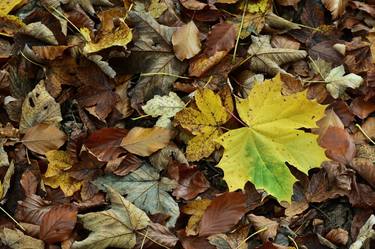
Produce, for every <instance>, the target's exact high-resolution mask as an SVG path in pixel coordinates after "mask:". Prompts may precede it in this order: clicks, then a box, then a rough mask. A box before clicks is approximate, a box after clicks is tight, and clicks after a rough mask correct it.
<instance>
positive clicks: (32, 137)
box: [22, 124, 66, 155]
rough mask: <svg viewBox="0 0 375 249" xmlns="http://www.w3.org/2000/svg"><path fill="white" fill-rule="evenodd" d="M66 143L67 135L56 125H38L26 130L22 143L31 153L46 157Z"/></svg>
mask: <svg viewBox="0 0 375 249" xmlns="http://www.w3.org/2000/svg"><path fill="white" fill-rule="evenodd" d="M65 141H66V136H65V133H64V132H62V131H61V130H60V129H58V128H57V127H56V126H54V125H48V124H38V125H36V126H34V127H31V128H29V129H27V130H26V133H25V136H24V137H23V139H22V143H23V144H24V145H25V146H26V147H27V148H28V149H29V150H31V151H34V152H36V153H38V154H42V155H44V154H45V153H47V152H48V151H50V150H57V149H58V148H60V147H61V146H62V145H63V144H64V143H65Z"/></svg>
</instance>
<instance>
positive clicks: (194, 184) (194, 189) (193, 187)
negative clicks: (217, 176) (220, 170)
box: [168, 163, 210, 200]
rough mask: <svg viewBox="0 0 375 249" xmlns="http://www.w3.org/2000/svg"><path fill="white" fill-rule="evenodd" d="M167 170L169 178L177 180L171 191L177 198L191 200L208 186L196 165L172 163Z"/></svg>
mask: <svg viewBox="0 0 375 249" xmlns="http://www.w3.org/2000/svg"><path fill="white" fill-rule="evenodd" d="M168 171H169V174H170V176H171V178H172V179H175V180H176V181H177V182H178V185H177V187H176V188H175V189H174V190H173V193H172V194H173V195H174V196H176V197H177V199H180V198H182V199H184V200H191V199H193V198H195V197H196V196H197V195H198V194H200V193H202V192H204V191H206V190H207V189H208V188H209V187H210V184H209V182H208V181H207V179H206V177H205V176H204V174H203V173H202V172H201V171H199V169H198V168H197V167H196V166H187V165H185V164H178V163H174V164H172V165H171V166H170V168H169V169H168Z"/></svg>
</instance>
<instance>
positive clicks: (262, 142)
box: [218, 76, 326, 201]
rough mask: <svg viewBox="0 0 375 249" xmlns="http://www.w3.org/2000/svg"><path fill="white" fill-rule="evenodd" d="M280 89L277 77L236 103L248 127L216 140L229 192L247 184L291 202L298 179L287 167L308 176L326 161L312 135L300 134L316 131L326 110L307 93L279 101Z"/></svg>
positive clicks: (281, 96)
mask: <svg viewBox="0 0 375 249" xmlns="http://www.w3.org/2000/svg"><path fill="white" fill-rule="evenodd" d="M281 84H282V82H281V80H280V76H276V77H275V78H274V79H273V80H266V81H264V82H263V83H257V84H256V85H255V86H254V87H253V89H252V90H251V92H250V94H249V96H248V98H247V99H238V100H237V102H236V106H237V111H238V113H239V115H240V118H241V119H242V121H244V122H245V123H246V124H247V125H249V127H244V128H239V129H236V130H232V131H229V132H227V133H226V134H224V135H223V136H222V137H221V138H220V139H219V140H218V142H219V143H220V144H221V145H223V147H224V149H225V151H224V155H223V157H222V159H221V161H220V163H219V165H218V166H219V167H220V168H222V169H223V170H224V179H225V180H226V181H227V183H228V186H229V189H230V190H235V189H238V188H241V189H242V188H243V186H244V185H245V183H246V181H248V180H249V181H251V182H252V183H253V184H254V185H255V187H256V188H263V189H264V190H266V191H267V192H268V193H269V194H271V195H273V196H275V197H276V198H277V199H278V200H285V201H290V197H291V196H292V187H293V184H294V182H295V181H296V180H295V178H294V176H293V175H292V174H291V173H290V171H289V169H288V167H287V166H286V165H285V162H288V163H290V164H291V165H293V166H294V167H296V168H297V169H299V170H300V171H302V172H305V173H307V171H308V170H309V169H311V168H314V167H319V166H320V164H321V162H322V161H324V160H325V159H326V157H325V155H324V150H323V149H322V148H321V147H319V145H318V144H317V142H316V135H313V134H311V133H306V132H304V131H301V130H298V129H299V128H302V127H303V128H313V127H316V121H318V120H319V119H320V118H321V117H322V116H323V115H324V109H325V106H322V105H319V104H318V103H316V102H315V101H311V100H308V99H307V98H306V92H300V93H296V94H293V95H289V96H283V95H281ZM301 110H303V111H301ZM302 147H303V148H304V150H301V149H300V148H302Z"/></svg>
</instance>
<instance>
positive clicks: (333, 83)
mask: <svg viewBox="0 0 375 249" xmlns="http://www.w3.org/2000/svg"><path fill="white" fill-rule="evenodd" d="M344 75H345V68H344V66H343V65H341V66H338V67H335V68H333V69H332V70H331V71H330V72H329V74H328V75H327V77H326V78H325V79H324V81H325V82H326V83H327V85H326V87H327V90H328V91H329V93H330V94H331V95H332V97H334V98H335V99H337V98H338V97H339V96H340V95H342V94H343V93H344V92H345V90H346V88H348V87H350V88H353V89H355V88H358V87H359V86H360V85H361V84H362V83H363V78H362V77H361V76H359V75H356V74H354V73H350V74H347V75H345V76H344Z"/></svg>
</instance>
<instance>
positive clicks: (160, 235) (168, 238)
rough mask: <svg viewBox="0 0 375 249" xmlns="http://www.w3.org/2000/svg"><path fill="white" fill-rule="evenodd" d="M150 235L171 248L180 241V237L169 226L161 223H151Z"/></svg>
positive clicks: (153, 239) (154, 239)
mask: <svg viewBox="0 0 375 249" xmlns="http://www.w3.org/2000/svg"><path fill="white" fill-rule="evenodd" d="M148 236H149V238H151V239H152V241H156V242H158V243H159V244H161V245H164V246H166V247H170V248H173V247H174V246H175V245H176V243H177V241H178V238H177V237H176V236H175V235H174V234H173V233H172V232H171V231H169V229H168V228H167V227H165V226H163V225H160V224H159V223H151V224H150V225H149V229H148Z"/></svg>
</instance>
